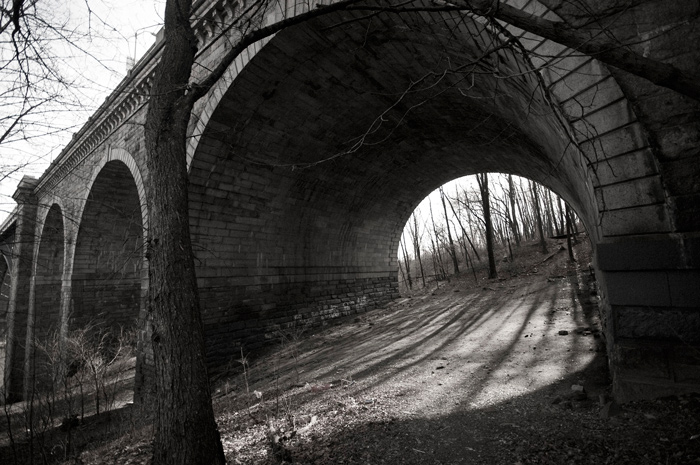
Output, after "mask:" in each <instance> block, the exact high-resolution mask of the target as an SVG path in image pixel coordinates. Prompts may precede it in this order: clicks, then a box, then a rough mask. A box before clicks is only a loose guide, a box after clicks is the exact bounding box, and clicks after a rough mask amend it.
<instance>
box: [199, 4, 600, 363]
mask: <svg viewBox="0 0 700 465" xmlns="http://www.w3.org/2000/svg"><path fill="white" fill-rule="evenodd" d="M432 18H433V20H432V21H426V20H425V18H424V17H423V16H421V15H406V16H402V17H401V19H400V20H398V19H396V18H395V17H392V16H386V17H382V22H381V27H377V28H372V26H371V25H368V24H361V22H357V23H355V24H356V25H348V26H347V27H344V28H342V30H336V29H338V28H334V29H333V32H332V34H330V37H329V33H328V32H327V29H325V28H327V27H328V26H331V25H333V24H337V22H339V21H340V22H342V20H343V17H342V16H340V17H339V16H331V17H328V18H323V19H320V20H318V21H314V22H311V23H308V24H305V25H303V26H300V27H296V28H290V29H287V30H285V31H283V32H281V33H279V34H278V35H277V36H275V38H273V39H272V40H270V41H269V42H268V43H267V44H266V45H264V47H263V46H261V47H260V48H259V49H257V54H256V55H255V56H254V57H252V58H250V61H249V62H248V63H247V65H246V66H245V67H243V68H242V69H238V68H237V71H236V74H235V79H232V82H231V85H230V86H229V87H228V89H226V91H225V92H224V93H223V94H222V95H217V96H216V98H215V100H214V101H215V102H216V106H215V108H214V109H213V110H212V112H211V114H210V115H209V116H208V123H207V126H206V128H205V129H204V131H203V134H202V135H201V137H200V138H199V141H198V144H197V145H196V149H194V155H193V157H192V162H191V165H190V183H191V188H190V202H191V203H190V206H191V208H190V211H191V215H192V216H191V218H192V221H191V225H192V226H191V230H192V234H193V239H194V241H195V243H196V244H197V245H198V246H199V247H198V250H199V252H198V259H199V263H200V267H199V269H198V276H199V278H200V291H201V293H202V301H203V302H205V304H204V305H205V307H206V308H205V312H204V319H205V325H207V324H208V327H209V328H210V330H209V331H210V332H209V334H210V335H209V340H210V350H211V352H212V354H213V356H216V354H217V353H224V352H225V351H226V350H227V349H226V348H224V344H226V343H227V342H228V341H224V340H218V338H217V336H216V335H217V334H218V333H219V331H221V333H222V334H224V333H225V331H224V328H226V330H228V331H229V333H233V335H234V338H235V337H237V336H246V334H247V333H250V331H249V330H246V328H249V327H250V326H252V322H253V321H259V320H265V321H270V322H272V324H273V325H284V324H291V322H293V321H297V320H298V319H300V318H301V319H306V318H311V319H317V320H318V319H324V318H330V317H333V316H338V315H343V314H348V313H353V312H356V311H361V310H362V309H365V308H368V307H371V306H374V305H380V304H381V303H382V302H385V301H387V300H389V299H390V298H392V297H394V296H396V273H397V268H396V263H397V262H396V256H395V252H396V250H397V247H398V241H399V238H400V235H401V230H402V228H403V225H404V224H405V222H406V220H407V219H408V217H409V216H410V214H411V212H412V211H413V209H414V208H415V206H416V205H417V204H418V203H419V202H420V201H421V200H422V199H423V198H424V197H425V196H426V195H427V194H428V193H430V192H431V191H432V190H434V189H435V188H437V187H438V186H440V185H442V184H444V183H445V182H447V181H449V180H451V179H454V178H456V177H459V176H464V175H468V174H473V173H476V172H482V171H500V172H511V173H513V174H519V175H523V176H525V177H528V178H531V179H534V180H536V181H538V182H540V183H542V184H544V185H547V186H548V187H550V188H552V189H553V190H555V191H556V192H557V193H559V194H560V195H561V196H562V197H563V198H565V199H566V200H567V201H568V202H569V203H570V204H572V205H573V206H574V207H575V209H576V211H577V212H578V213H579V215H580V217H581V218H582V219H584V221H585V222H586V225H587V227H588V229H589V230H591V231H592V234H593V235H594V236H597V237H600V235H601V232H600V227H599V218H598V214H599V210H598V205H597V202H596V194H595V186H594V183H593V182H592V181H591V179H590V178H589V176H588V174H587V161H586V158H585V157H584V156H583V154H582V153H581V152H579V151H578V150H577V148H576V143H574V142H575V141H572V140H571V137H570V135H571V134H572V131H571V130H570V127H569V126H568V122H566V120H565V119H563V118H562V117H561V110H560V109H559V108H557V107H556V106H553V105H552V103H551V100H550V98H549V97H550V96H548V95H547V94H546V92H545V91H544V89H543V88H542V85H541V81H540V80H539V78H538V77H537V76H536V75H535V73H534V71H532V68H531V65H530V64H529V62H528V61H527V60H526V59H525V58H524V57H523V56H521V55H519V54H518V53H516V52H514V51H512V50H506V49H504V50H502V51H500V52H498V53H497V54H496V55H494V58H492V59H493V60H497V61H498V62H499V63H500V67H501V70H502V72H503V73H505V74H507V75H510V76H513V77H512V78H510V79H497V78H495V77H494V76H493V75H489V74H481V75H479V77H478V78H475V82H473V83H469V82H465V81H463V80H461V79H460V77H459V76H455V75H452V74H450V73H449V72H445V71H449V66H451V64H452V63H460V62H461V63H468V62H476V63H478V66H483V67H484V69H492V68H491V66H492V65H493V63H488V62H487V63H481V60H480V59H479V57H480V56H481V54H482V53H483V50H484V49H486V48H487V47H488V46H489V43H490V41H491V40H496V41H497V40H498V37H497V36H491V35H488V34H487V32H485V30H484V28H483V25H482V24H481V23H479V22H478V21H476V20H474V19H472V18H469V17H463V16H458V15H451V14H436V15H433V16H432ZM365 40H367V42H365ZM363 44H370V45H368V46H366V47H365V46H363ZM237 66H238V65H237ZM455 66H456V65H455ZM475 66H477V65H475ZM308 67H312V68H313V70H312V69H310V68H308ZM435 70H441V72H436V71H435ZM528 70H530V71H529V72H528ZM482 71H483V70H482ZM310 76H314V78H312V77H310ZM421 76H424V77H425V79H426V86H425V89H414V88H412V87H411V86H412V85H414V84H413V83H414V82H415V81H416V80H417V79H418V77H421ZM497 81H498V82H497ZM428 84H429V85H428ZM467 88H469V91H468V92H467V91H465V89H467ZM497 89H498V90H497ZM409 90H410V91H409ZM485 102H488V103H485ZM418 107H420V111H413V109H414V108H418ZM202 121H204V119H202ZM399 122H400V123H401V124H399ZM370 129H371V130H370ZM363 137H364V138H365V140H366V143H365V144H364V145H361V146H359V145H354V142H356V141H357V140H359V139H360V138H363ZM343 152H346V154H344V155H339V154H342V153H343ZM338 289H340V290H338ZM295 319H296V320H295ZM215 322H216V323H215ZM214 327H216V328H217V329H216V330H214ZM212 334H213V335H212ZM257 342H258V343H259V342H261V340H260V339H258V341H257ZM253 343H254V344H255V343H256V342H255V341H254V342H253Z"/></svg>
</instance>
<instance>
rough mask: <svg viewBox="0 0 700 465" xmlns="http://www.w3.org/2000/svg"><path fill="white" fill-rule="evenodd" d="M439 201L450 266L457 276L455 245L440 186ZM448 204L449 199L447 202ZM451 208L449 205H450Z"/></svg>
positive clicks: (457, 263) (457, 264)
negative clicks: (443, 219)
mask: <svg viewBox="0 0 700 465" xmlns="http://www.w3.org/2000/svg"><path fill="white" fill-rule="evenodd" d="M439 191H440V201H441V202H442V210H443V212H444V214H445V228H446V229H447V239H448V245H449V249H448V250H449V252H450V256H451V257H452V266H453V267H454V270H455V274H459V262H458V261H457V251H456V250H455V243H454V241H453V240H452V232H451V231H450V221H449V219H448V218H449V217H448V216H447V206H446V205H445V197H446V196H445V191H444V190H443V188H442V186H440V189H439ZM447 201H448V202H449V199H448V200H447ZM450 206H451V205H450Z"/></svg>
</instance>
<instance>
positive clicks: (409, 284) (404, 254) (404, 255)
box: [401, 241, 413, 289]
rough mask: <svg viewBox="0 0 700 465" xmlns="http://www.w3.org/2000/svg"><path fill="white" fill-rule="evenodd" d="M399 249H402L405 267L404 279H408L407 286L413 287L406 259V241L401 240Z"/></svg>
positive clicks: (409, 267) (409, 264) (409, 266)
mask: <svg viewBox="0 0 700 465" xmlns="http://www.w3.org/2000/svg"><path fill="white" fill-rule="evenodd" d="M401 250H403V262H404V268H406V279H407V280H408V288H409V289H413V281H412V280H411V263H410V262H409V261H408V251H406V242H405V241H401Z"/></svg>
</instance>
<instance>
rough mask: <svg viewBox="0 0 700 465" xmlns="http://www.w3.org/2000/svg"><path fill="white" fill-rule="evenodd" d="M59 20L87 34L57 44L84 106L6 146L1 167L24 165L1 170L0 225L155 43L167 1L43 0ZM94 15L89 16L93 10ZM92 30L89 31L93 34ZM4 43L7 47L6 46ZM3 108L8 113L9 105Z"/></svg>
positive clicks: (2, 148)
mask: <svg viewBox="0 0 700 465" xmlns="http://www.w3.org/2000/svg"><path fill="white" fill-rule="evenodd" d="M40 3H42V4H43V5H45V6H46V7H47V10H48V11H50V12H51V14H55V16H54V17H53V18H49V20H53V22H56V21H61V22H65V23H66V24H68V25H69V26H70V27H74V28H76V29H78V30H79V31H81V32H83V33H85V35H86V37H85V38H84V39H82V40H81V41H80V42H79V44H78V45H79V47H80V49H79V48H78V47H67V46H65V44H56V46H55V47H56V54H57V55H60V56H61V57H64V59H63V60H62V61H63V64H64V66H65V69H62V70H60V72H61V73H62V74H63V75H64V76H66V77H68V78H70V79H74V80H75V81H76V85H75V86H73V87H72V89H73V91H74V93H75V94H76V95H78V96H79V100H80V103H81V104H82V105H84V107H85V108H84V110H80V111H75V110H74V109H71V110H66V111H60V112H58V113H54V114H52V117H51V123H52V124H53V125H56V126H58V127H59V128H60V129H61V130H60V131H58V132H57V133H56V134H50V135H42V136H40V137H36V138H32V139H31V140H29V141H20V142H15V143H11V144H3V145H2V146H0V168H2V169H5V170H7V168H8V167H16V166H18V165H23V167H22V168H21V169H20V170H19V171H17V172H16V173H13V174H12V175H10V176H9V177H8V178H6V179H2V176H1V174H2V173H0V179H2V180H1V181H0V223H2V221H3V220H4V219H5V217H6V216H7V215H8V214H9V213H10V212H11V211H12V209H13V208H14V207H15V202H14V200H13V199H12V194H13V193H14V192H15V190H16V188H17V184H18V183H19V181H20V180H21V179H22V176H24V175H29V176H34V177H39V176H41V174H42V173H43V172H44V171H45V170H46V168H47V167H48V165H49V163H50V162H51V161H52V160H53V159H54V158H55V157H57V156H58V154H59V153H60V152H61V149H62V148H63V147H64V146H65V145H66V144H67V143H68V141H69V140H70V138H71V136H72V135H73V133H74V132H77V131H78V130H79V129H80V128H81V127H82V125H83V123H84V122H85V121H86V120H87V119H88V117H89V116H90V115H91V114H92V113H93V112H94V111H95V109H97V107H98V106H99V105H100V103H102V102H103V101H104V99H105V98H106V97H107V96H108V95H109V94H110V92H111V91H112V90H113V89H114V88H115V87H116V86H117V85H118V84H119V82H120V81H121V80H122V79H123V78H124V76H126V71H127V61H128V59H129V58H133V57H134V53H136V57H137V59H138V58H140V57H141V56H142V55H143V54H144V53H145V52H146V50H148V48H149V47H150V46H151V45H153V42H154V41H155V37H154V36H153V35H152V34H151V33H153V34H155V33H156V32H158V30H159V29H160V28H161V26H162V15H163V11H164V9H165V0H121V1H119V0H43V1H42V2H40ZM88 8H89V10H91V11H92V14H89V10H88ZM88 33H89V34H88ZM3 46H4V45H3ZM0 111H8V110H7V108H5V110H3V108H2V107H0Z"/></svg>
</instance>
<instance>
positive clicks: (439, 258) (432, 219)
mask: <svg viewBox="0 0 700 465" xmlns="http://www.w3.org/2000/svg"><path fill="white" fill-rule="evenodd" d="M428 206H429V207H430V222H431V223H432V225H433V234H434V236H435V242H434V243H433V254H437V263H438V265H439V266H440V274H441V275H442V279H446V278H447V272H446V271H445V265H444V263H443V261H442V254H441V253H440V238H439V236H438V232H437V228H436V227H435V217H434V216H433V206H432V204H430V203H428ZM431 241H432V239H431ZM435 273H436V274H437V270H436V271H435Z"/></svg>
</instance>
